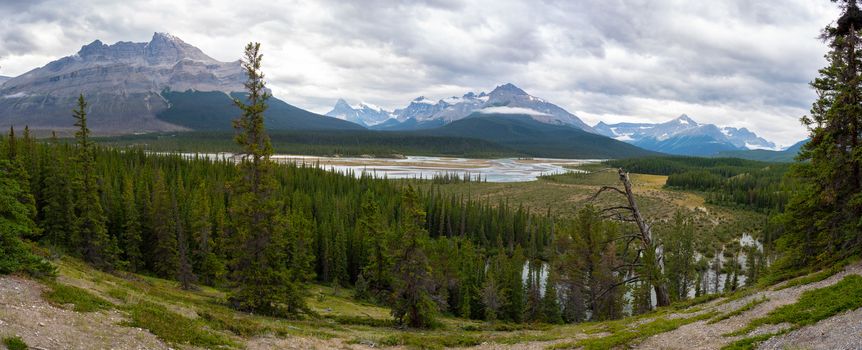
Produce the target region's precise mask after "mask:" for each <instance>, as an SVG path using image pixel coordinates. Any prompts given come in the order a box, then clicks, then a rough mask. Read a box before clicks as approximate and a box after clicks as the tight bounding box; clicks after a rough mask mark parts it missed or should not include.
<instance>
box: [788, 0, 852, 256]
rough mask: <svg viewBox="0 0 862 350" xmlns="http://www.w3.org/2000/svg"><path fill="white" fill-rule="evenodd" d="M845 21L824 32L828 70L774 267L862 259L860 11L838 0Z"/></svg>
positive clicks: (806, 120)
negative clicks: (856, 256)
mask: <svg viewBox="0 0 862 350" xmlns="http://www.w3.org/2000/svg"><path fill="white" fill-rule="evenodd" d="M838 2H840V3H841V7H842V9H843V13H842V15H841V17H840V18H839V19H838V21H837V22H836V23H835V24H833V25H829V26H828V27H826V29H825V30H824V32H823V35H822V39H823V40H824V41H825V42H827V43H828V44H829V47H830V51H829V52H828V53H827V54H826V59H827V61H828V63H829V65H828V66H827V67H825V68H823V69H821V70H820V76H819V77H817V78H815V79H814V81H813V82H812V83H811V86H812V87H813V88H814V90H815V92H816V93H817V96H818V99H817V100H816V101H815V102H814V104H813V106H812V107H811V112H810V115H808V116H805V117H803V118H802V119H801V121H802V123H803V124H804V125H805V126H806V127H807V128H808V131H809V136H810V138H811V139H810V141H809V142H808V143H807V144H805V146H803V148H802V151H801V152H800V154H799V156H798V158H797V159H798V160H799V161H800V162H799V163H798V164H796V165H795V167H794V169H793V170H792V172H791V176H793V177H794V178H796V180H797V183H799V184H800V188H799V189H798V190H797V191H796V193H795V195H794V197H793V198H792V199H791V200H790V202H789V203H788V205H787V209H786V211H785V213H784V215H783V219H784V223H785V232H786V233H785V234H784V235H783V237H781V238H780V239H779V241H778V242H777V244H778V248H779V249H780V250H782V251H783V252H784V254H783V257H782V259H781V260H779V261H778V263H777V266H778V267H782V268H797V267H800V266H810V265H823V264H828V263H830V262H832V261H835V260H836V259H841V258H842V257H845V256H848V255H851V254H858V253H859V252H860V251H862V234H860V232H862V221H860V220H859V218H860V217H862V175H860V164H862V145H860V137H862V135H860V133H862V129H860V127H862V86H860V83H862V80H860V64H862V62H860V56H862V55H860V48H862V46H860V42H859V30H862V11H860V9H859V7H858V6H857V4H856V0H841V1H838Z"/></svg>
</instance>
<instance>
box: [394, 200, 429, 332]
mask: <svg viewBox="0 0 862 350" xmlns="http://www.w3.org/2000/svg"><path fill="white" fill-rule="evenodd" d="M419 205H420V204H419V196H418V194H417V193H416V190H414V189H413V187H412V186H408V187H407V189H406V190H405V191H404V199H403V202H402V206H401V210H402V213H401V215H402V227H401V231H402V232H401V237H400V239H399V242H400V246H401V248H400V249H398V252H397V253H396V255H395V273H394V276H395V292H394V293H393V298H392V299H393V307H392V316H393V317H395V321H396V322H398V323H399V324H402V325H405V326H409V327H414V328H425V327H430V326H431V325H433V323H434V315H435V314H436V313H437V306H436V304H435V303H434V301H433V300H432V298H431V293H432V289H433V287H434V286H433V280H432V279H431V266H430V265H429V263H428V256H427V254H426V246H427V240H428V232H427V231H426V230H425V228H424V226H425V211H424V210H422V209H421V208H420V206H419Z"/></svg>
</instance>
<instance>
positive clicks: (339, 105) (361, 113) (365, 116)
mask: <svg viewBox="0 0 862 350" xmlns="http://www.w3.org/2000/svg"><path fill="white" fill-rule="evenodd" d="M325 115H326V116H329V117H333V118H338V119H341V120H346V121H349V122H351V123H356V124H359V125H362V126H365V127H369V126H375V125H378V124H380V123H383V122H385V121H386V120H388V119H390V118H394V117H395V115H394V114H392V113H390V112H387V111H385V110H383V109H382V108H380V107H377V106H375V105H372V104H368V103H365V102H361V103H359V105H356V106H351V105H350V104H348V103H347V101H345V100H344V99H338V102H336V103H335V107H333V108H332V110H331V111H329V112H328V113H326V114H325Z"/></svg>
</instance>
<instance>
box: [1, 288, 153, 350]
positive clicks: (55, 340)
mask: <svg viewBox="0 0 862 350" xmlns="http://www.w3.org/2000/svg"><path fill="white" fill-rule="evenodd" d="M43 288H44V287H43V286H42V285H40V284H39V283H37V282H34V281H31V280H27V279H24V278H20V277H14V276H0V337H8V336H15V335H17V336H19V337H21V338H22V339H23V340H24V342H26V343H27V345H29V346H30V347H31V348H41V349H46V350H53V349H168V346H166V345H165V344H164V343H162V342H161V341H160V340H159V339H158V338H156V336H154V335H152V334H151V333H149V332H147V331H146V330H143V329H139V328H132V327H125V326H121V325H119V324H118V323H119V322H122V321H123V320H125V318H124V316H123V315H122V314H121V313H120V312H119V311H117V310H110V311H99V312H86V313H84V312H75V311H71V310H66V309H63V308H58V307H55V306H52V305H51V304H49V303H48V302H46V301H45V300H43V299H42V297H41V295H42V289H43Z"/></svg>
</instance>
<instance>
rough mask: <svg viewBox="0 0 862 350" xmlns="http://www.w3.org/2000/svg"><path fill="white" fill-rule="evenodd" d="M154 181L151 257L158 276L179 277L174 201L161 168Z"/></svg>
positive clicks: (154, 270) (157, 171)
mask: <svg viewBox="0 0 862 350" xmlns="http://www.w3.org/2000/svg"><path fill="white" fill-rule="evenodd" d="M154 181H155V183H154V184H153V195H152V198H153V201H152V207H151V210H152V214H151V219H150V220H151V224H150V225H151V227H152V230H153V234H152V237H153V242H152V246H153V249H152V253H151V254H150V258H151V261H152V266H153V272H155V273H156V275H157V276H160V277H163V278H171V279H173V278H177V275H178V273H179V269H180V256H179V242H177V221H176V220H177V218H176V215H175V210H174V203H173V202H174V201H173V198H171V197H172V196H171V194H170V193H169V192H168V185H167V183H166V180H165V175H164V173H163V172H162V170H161V169H157V170H156V174H155V178H154Z"/></svg>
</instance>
